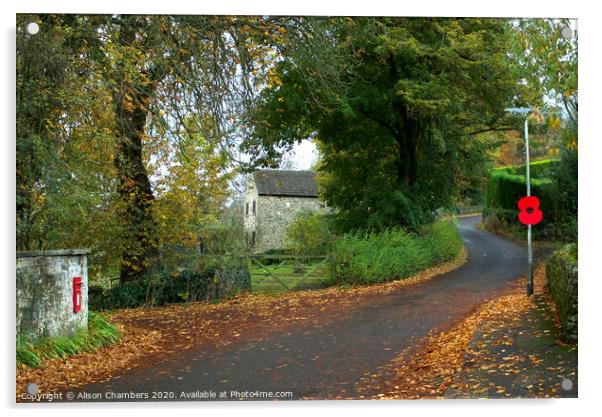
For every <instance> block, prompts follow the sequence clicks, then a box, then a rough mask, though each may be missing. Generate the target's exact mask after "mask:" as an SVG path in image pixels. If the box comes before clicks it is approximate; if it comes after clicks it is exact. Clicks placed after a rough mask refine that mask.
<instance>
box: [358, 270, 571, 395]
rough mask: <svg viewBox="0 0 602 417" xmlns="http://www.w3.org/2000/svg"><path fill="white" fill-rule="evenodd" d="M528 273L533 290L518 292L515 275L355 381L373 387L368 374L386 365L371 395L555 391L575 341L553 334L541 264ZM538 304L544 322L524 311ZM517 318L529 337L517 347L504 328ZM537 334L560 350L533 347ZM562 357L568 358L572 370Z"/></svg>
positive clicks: (536, 308)
mask: <svg viewBox="0 0 602 417" xmlns="http://www.w3.org/2000/svg"><path fill="white" fill-rule="evenodd" d="M534 279H535V297H533V298H529V297H527V296H526V295H525V290H524V288H525V281H524V279H522V280H520V281H519V282H518V284H517V285H514V286H513V287H511V288H510V289H509V290H508V291H506V292H505V293H504V294H501V295H499V296H497V297H496V298H493V299H491V300H489V301H487V302H485V303H483V304H481V305H480V306H479V307H477V309H476V310H475V311H474V312H473V313H472V314H470V315H469V316H467V317H466V318H464V319H462V320H461V321H460V322H459V323H457V324H456V325H454V326H453V327H452V328H450V329H448V330H446V331H442V332H441V331H439V332H437V331H433V332H432V334H431V335H430V336H428V337H427V338H425V340H424V341H422V343H421V344H419V348H418V349H415V348H414V349H415V350H409V349H406V350H405V351H403V352H402V353H401V354H400V355H398V356H397V357H396V358H395V359H394V360H392V361H391V362H390V363H389V364H388V365H387V366H385V367H383V368H382V369H380V370H379V371H378V373H376V374H372V375H369V376H366V377H365V378H364V380H363V381H362V382H361V385H362V386H364V387H370V388H371V389H373V388H374V386H373V383H374V381H375V380H376V379H375V378H378V377H380V376H381V375H383V374H385V373H388V372H392V373H393V375H394V377H393V378H392V379H391V380H389V381H387V383H386V384H383V385H381V386H380V391H381V392H380V393H379V394H377V395H374V396H373V398H376V399H425V398H432V399H442V398H450V397H453V398H458V397H459V398H480V397H490V398H491V397H500V398H504V397H516V396H526V397H556V396H559V395H560V391H561V389H560V382H561V381H562V378H560V377H559V375H558V374H564V375H568V376H569V377H574V379H575V381H576V374H575V370H576V360H575V359H576V358H575V356H576V354H575V349H576V347H569V348H566V347H565V345H564V344H563V343H562V342H561V341H560V340H556V337H557V333H558V330H559V329H558V320H557V316H556V315H555V309H554V305H553V303H551V302H550V300H549V297H548V294H547V289H546V277H545V266H544V265H539V266H538V267H537V268H536V269H535V273H534ZM542 304H544V305H545V307H544V309H545V310H546V311H549V312H550V313H549V314H550V316H551V317H552V318H553V320H552V321H551V323H547V325H546V326H544V328H537V327H536V326H535V325H534V324H533V319H532V317H533V316H538V315H542V314H544V313H542V312H541V309H542ZM535 321H537V320H535ZM540 321H541V320H540ZM522 326H526V328H527V329H528V331H529V334H528V335H527V336H525V337H529V338H530V344H529V345H526V348H523V349H522V350H521V349H518V352H517V349H516V347H513V343H514V341H513V340H512V337H509V335H510V334H512V331H511V330H513V329H523V327H522ZM521 332H522V333H518V330H516V333H517V334H520V335H523V334H524V333H526V332H524V331H523V330H521ZM540 338H545V341H544V342H543V343H545V344H548V343H549V341H550V340H551V341H552V342H551V344H552V345H555V346H559V347H560V348H559V349H564V350H565V351H566V352H565V353H564V354H563V355H557V354H556V353H554V355H552V354H550V353H549V352H550V347H551V346H547V348H546V349H545V350H540V349H538V348H535V346H536V345H535V342H534V341H536V340H538V339H540ZM571 352H572V353H571ZM546 355H547V357H546ZM567 357H568V358H569V359H568V360H565V359H566V358H567ZM557 358H561V359H560V360H557ZM570 358H572V359H573V360H574V362H573V360H571V359H570ZM550 362H552V363H550ZM565 363H569V364H570V363H573V365H574V367H575V370H573V369H571V366H570V365H569V366H567V365H565ZM519 376H520V377H521V378H519ZM518 381H520V383H518ZM551 381H552V382H551ZM517 392H518V393H520V394H519V395H517Z"/></svg>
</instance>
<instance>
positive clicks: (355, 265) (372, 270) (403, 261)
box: [333, 221, 462, 285]
mask: <svg viewBox="0 0 602 417" xmlns="http://www.w3.org/2000/svg"><path fill="white" fill-rule="evenodd" d="M461 249H462V238H461V237H460V233H459V232H458V228H457V226H456V225H455V223H452V222H444V221H439V222H436V223H433V224H431V225H429V226H426V227H425V228H424V229H423V230H422V232H421V233H420V234H419V235H416V234H413V233H410V232H408V231H406V230H404V229H402V228H396V229H390V230H385V231H384V232H380V233H370V234H366V235H363V236H362V235H358V234H355V235H346V236H344V237H342V238H340V239H339V240H338V241H337V242H336V243H335V245H334V257H333V268H334V275H335V281H336V283H338V284H350V285H355V284H372V283H378V282H387V281H393V280H397V279H404V278H407V277H410V276H412V275H413V274H415V273H417V272H418V271H420V270H422V269H424V268H428V267H430V266H434V265H436V264H439V263H441V262H445V261H449V260H452V259H454V258H455V257H456V256H458V254H459V253H460V250H461Z"/></svg>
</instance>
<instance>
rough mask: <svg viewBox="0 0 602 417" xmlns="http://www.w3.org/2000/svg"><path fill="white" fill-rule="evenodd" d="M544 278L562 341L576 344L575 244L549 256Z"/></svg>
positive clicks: (576, 268)
mask: <svg viewBox="0 0 602 417" xmlns="http://www.w3.org/2000/svg"><path fill="white" fill-rule="evenodd" d="M546 276H547V280H548V286H549V289H550V295H551V296H552V299H553V300H554V303H555V304H556V308H557V310H558V315H559V316H560V322H561V324H562V334H563V339H564V340H565V341H566V342H569V343H577V333H578V326H577V323H578V320H577V310H578V303H577V301H578V292H577V286H578V265H577V245H576V244H575V243H573V244H570V245H566V246H564V247H563V248H562V249H560V250H558V251H556V252H554V253H553V254H552V256H550V258H549V259H548V262H547V264H546Z"/></svg>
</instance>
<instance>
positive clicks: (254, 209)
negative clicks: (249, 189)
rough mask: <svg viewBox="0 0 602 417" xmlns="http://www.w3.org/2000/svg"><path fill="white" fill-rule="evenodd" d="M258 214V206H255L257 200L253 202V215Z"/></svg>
mask: <svg viewBox="0 0 602 417" xmlns="http://www.w3.org/2000/svg"><path fill="white" fill-rule="evenodd" d="M256 213H257V209H256V205H255V200H253V214H256Z"/></svg>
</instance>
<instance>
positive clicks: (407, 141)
mask: <svg viewBox="0 0 602 417" xmlns="http://www.w3.org/2000/svg"><path fill="white" fill-rule="evenodd" d="M398 111H399V115H400V117H401V119H400V122H399V124H398V127H397V129H396V130H397V132H396V134H395V142H396V143H397V155H396V159H395V169H396V173H397V183H398V184H399V185H400V186H403V187H411V186H412V185H414V184H415V183H416V176H417V167H418V164H417V160H416V148H417V146H418V135H419V123H418V120H417V119H415V118H414V117H412V115H409V114H408V112H407V110H406V109H405V108H404V107H403V106H398Z"/></svg>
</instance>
